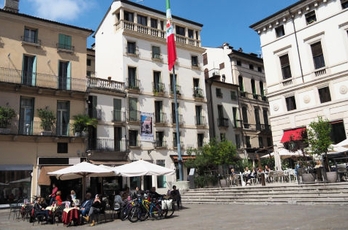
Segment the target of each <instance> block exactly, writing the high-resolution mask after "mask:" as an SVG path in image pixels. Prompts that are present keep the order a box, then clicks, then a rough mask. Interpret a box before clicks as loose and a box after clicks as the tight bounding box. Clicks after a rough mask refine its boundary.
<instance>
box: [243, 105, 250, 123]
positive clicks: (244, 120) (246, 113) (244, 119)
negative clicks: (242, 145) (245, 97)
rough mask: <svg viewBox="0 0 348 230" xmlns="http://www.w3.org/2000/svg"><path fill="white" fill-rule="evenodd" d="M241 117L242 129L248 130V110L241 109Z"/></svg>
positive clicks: (244, 107) (245, 108)
mask: <svg viewBox="0 0 348 230" xmlns="http://www.w3.org/2000/svg"><path fill="white" fill-rule="evenodd" d="M242 116H243V126H244V128H246V129H248V128H249V121H248V108H247V107H246V106H243V107H242Z"/></svg>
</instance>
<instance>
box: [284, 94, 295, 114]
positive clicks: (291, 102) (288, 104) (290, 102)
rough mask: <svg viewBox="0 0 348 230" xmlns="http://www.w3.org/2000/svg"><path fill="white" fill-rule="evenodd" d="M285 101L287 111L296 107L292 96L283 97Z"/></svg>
mask: <svg viewBox="0 0 348 230" xmlns="http://www.w3.org/2000/svg"><path fill="white" fill-rule="evenodd" d="M285 102H286V108H287V110H288V111H291V110H295V109H296V101H295V97H294V96H291V97H287V98H285Z"/></svg>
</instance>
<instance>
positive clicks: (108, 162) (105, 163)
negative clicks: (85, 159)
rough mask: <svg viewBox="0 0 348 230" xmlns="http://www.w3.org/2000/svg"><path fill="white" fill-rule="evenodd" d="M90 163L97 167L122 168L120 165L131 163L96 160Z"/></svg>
mask: <svg viewBox="0 0 348 230" xmlns="http://www.w3.org/2000/svg"><path fill="white" fill-rule="evenodd" d="M89 162H91V163H92V164H95V165H108V166H120V165H124V164H128V163H130V162H129V161H96V160H90V161H89Z"/></svg>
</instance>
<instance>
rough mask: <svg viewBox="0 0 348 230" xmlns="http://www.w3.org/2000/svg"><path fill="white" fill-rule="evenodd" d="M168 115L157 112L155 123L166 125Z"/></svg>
mask: <svg viewBox="0 0 348 230" xmlns="http://www.w3.org/2000/svg"><path fill="white" fill-rule="evenodd" d="M166 122H167V114H165V113H159V112H155V123H166Z"/></svg>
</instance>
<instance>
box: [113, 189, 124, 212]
mask: <svg viewBox="0 0 348 230" xmlns="http://www.w3.org/2000/svg"><path fill="white" fill-rule="evenodd" d="M124 204H125V202H124V201H123V200H122V197H121V196H120V191H118V190H116V191H115V198H114V210H115V211H117V212H118V213H117V216H118V218H120V214H121V212H120V211H121V209H122V207H123V206H124Z"/></svg>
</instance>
